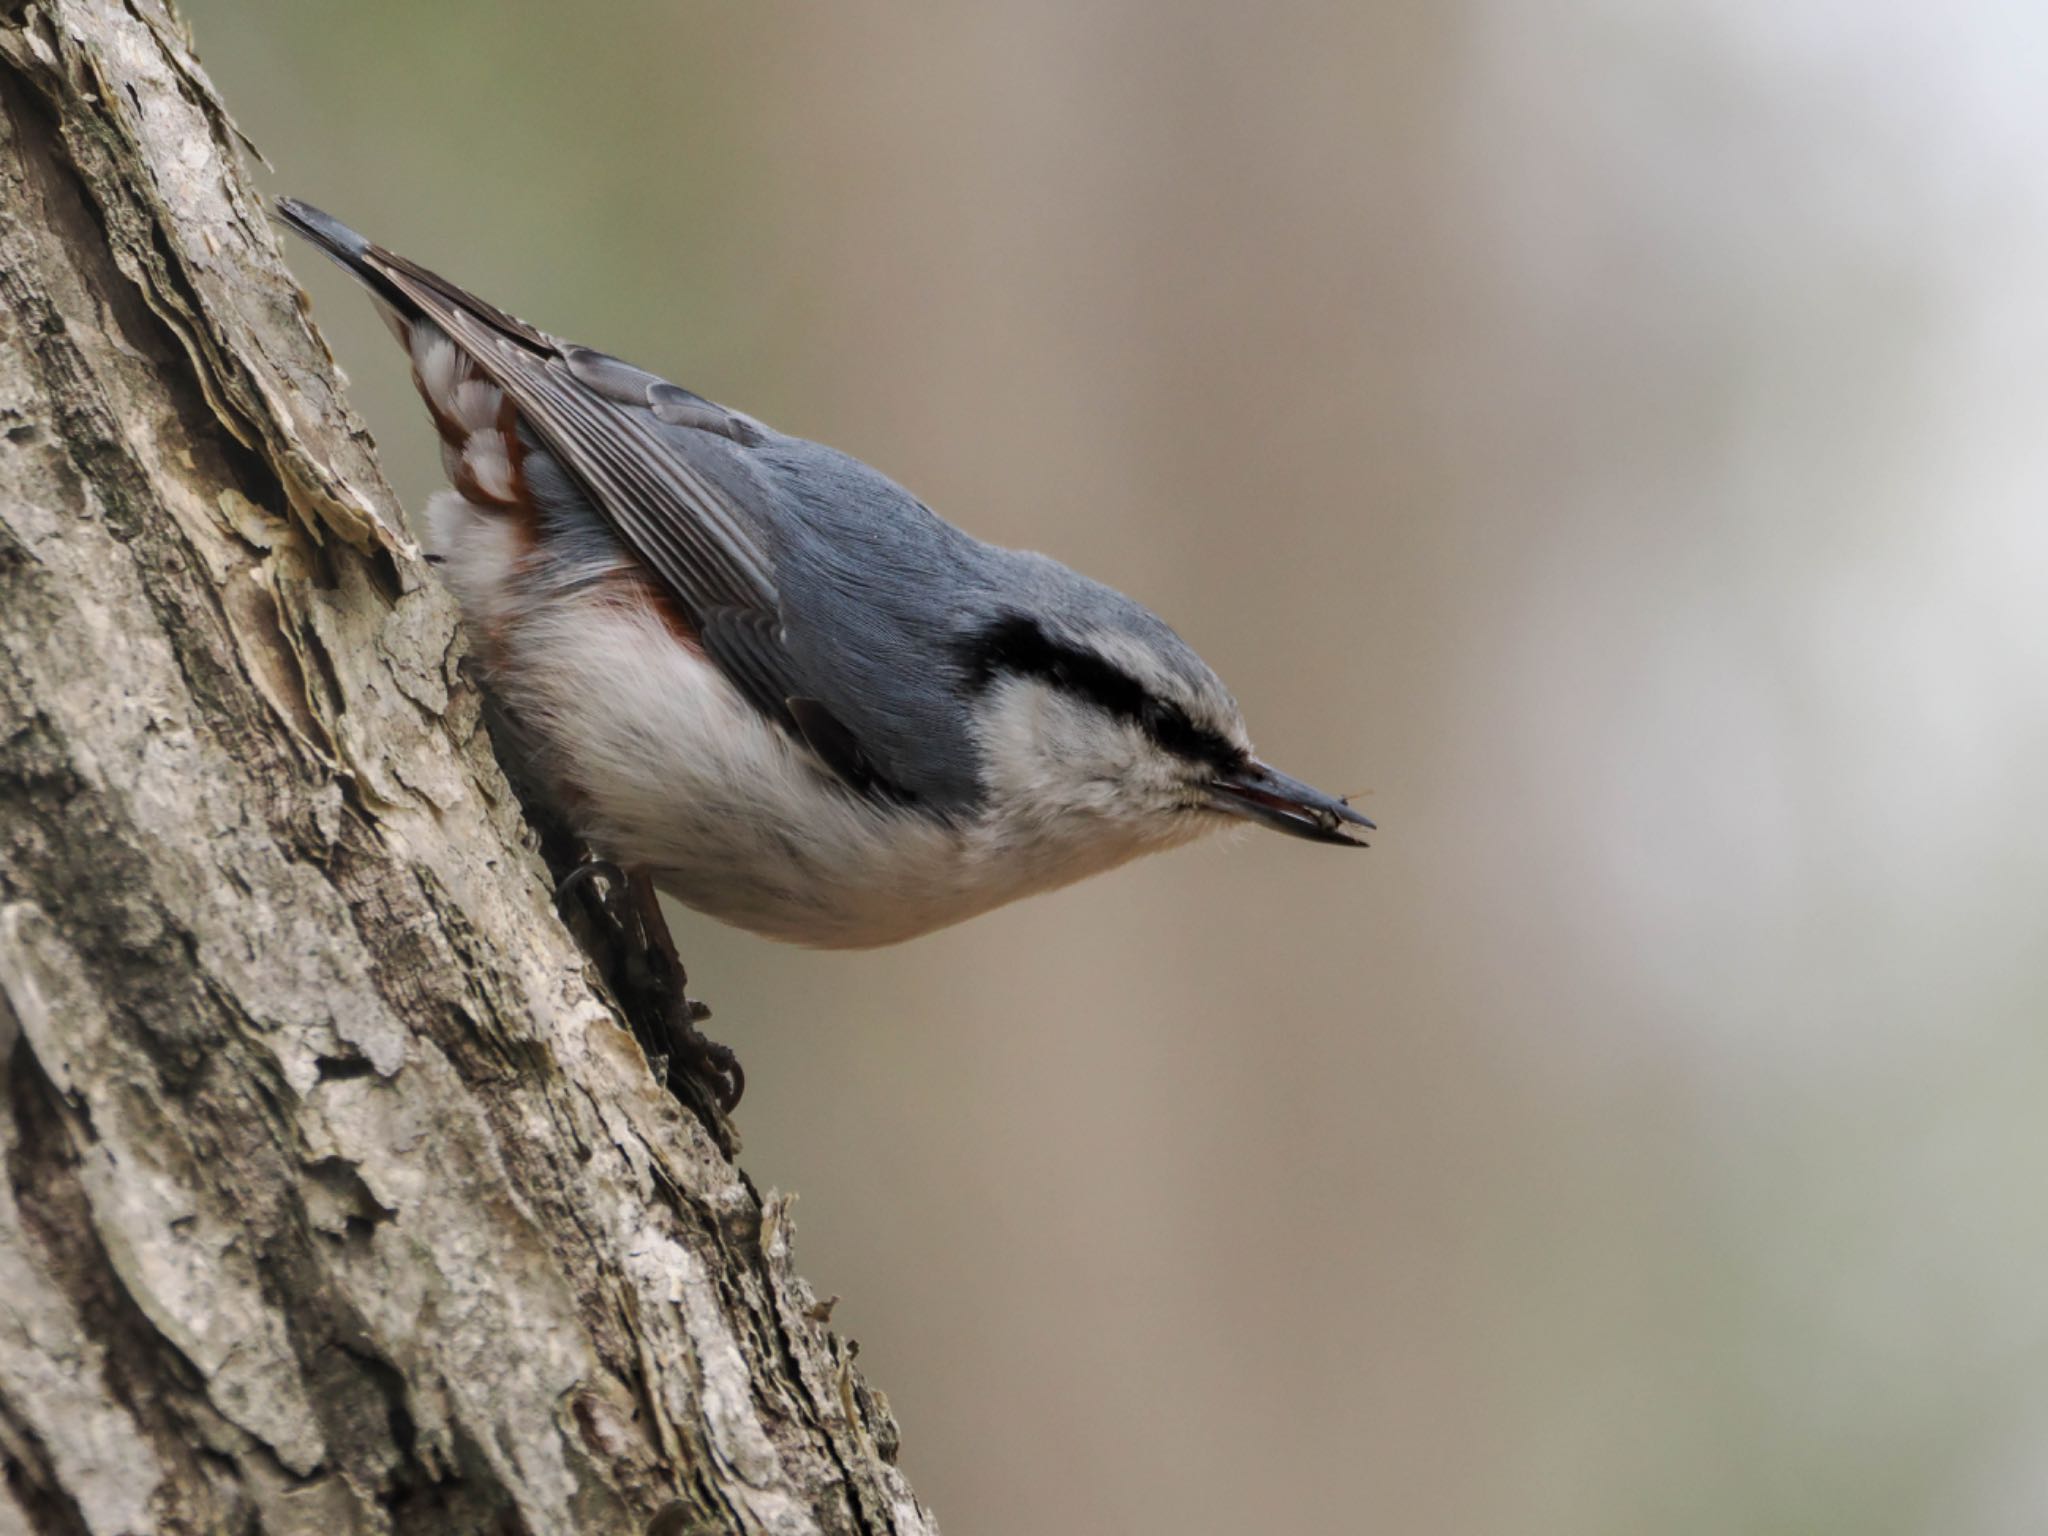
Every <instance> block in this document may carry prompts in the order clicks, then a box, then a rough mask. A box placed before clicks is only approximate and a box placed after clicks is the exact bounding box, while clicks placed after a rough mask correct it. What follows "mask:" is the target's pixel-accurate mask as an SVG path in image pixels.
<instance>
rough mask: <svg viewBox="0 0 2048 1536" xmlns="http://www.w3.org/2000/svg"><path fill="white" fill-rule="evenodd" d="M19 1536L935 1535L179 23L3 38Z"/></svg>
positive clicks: (39, 21)
mask: <svg viewBox="0 0 2048 1536" xmlns="http://www.w3.org/2000/svg"><path fill="white" fill-rule="evenodd" d="M0 435H4V447H0V1156H4V1159H5V1163H6V1178H5V1179H4V1180H0V1463H4V1467H5V1474H6V1477H5V1486H4V1490H0V1533H7V1532H15V1531H34V1532H62V1533H67V1536H69V1533H76V1532H93V1533H98V1536H111V1533H117V1532H136V1533H142V1532H195V1533H200V1532H205V1533H212V1532H225V1531H236V1532H240V1531H259V1530H260V1531H278V1532H285V1531H291V1532H297V1531H304V1532H309V1533H319V1536H337V1533H342V1532H421V1533H427V1532H431V1533H435V1536H447V1533H460V1532H472V1531H474V1532H485V1531H489V1532H531V1533H540V1532H563V1533H570V1532H573V1533H578V1536H583V1533H592V1532H613V1531H622V1532H624V1531H630V1532H636V1533H637V1532H642V1531H648V1530H654V1531H659V1532H662V1533H665V1536H681V1533H686V1532H711V1531H721V1532H722V1531H747V1532H777V1533H783V1532H788V1533H795V1532H814V1531H815V1532H867V1533H881V1532H895V1533H912V1532H935V1531H936V1527H935V1526H934V1525H933V1523H932V1521H931V1519H930V1517H929V1516H928V1515H927V1514H926V1513H925V1512H924V1511H923V1510H922V1509H921V1508H920V1507H919V1505H918V1504H917V1503H916V1501H915V1499H914V1498H913V1497H912V1495H911V1493H910V1490H909V1488H908V1486H907V1485H906V1484H905V1482H904V1480H903V1478H902V1477H901V1475H900V1474H899V1473H898V1472H897V1471H896V1470H895V1468H894V1466H893V1465H892V1462H893V1457H894V1453H895V1446H896V1431H895V1426H894V1424H893V1423H892V1422H891V1420H890V1417H889V1414H888V1409H887V1406H886V1404H885V1403H884V1402H883V1400H882V1399H881V1398H880V1396H879V1395H878V1394H875V1393H871V1392H870V1391H869V1390H868V1389H867V1388H866V1387H865V1386H864V1385H863V1384H862V1382H861V1380H860V1378H859V1376H858V1375H857V1374H856V1373H855V1372H854V1370H853V1367H852V1363H851V1356H852V1354H853V1349H852V1346H851V1345H848V1344H846V1343H843V1342H842V1341H840V1340H839V1339H837V1338H836V1337H834V1336H833V1335H832V1334H831V1333H830V1332H829V1331H828V1330H827V1328H826V1327H825V1326H824V1321H823V1314H824V1311H825V1309H823V1308H821V1307H819V1306H818V1304H817V1302H816V1300H815V1298H814V1297H813V1295H812V1293H811V1291H810V1289H809V1287H808V1286H806V1285H805V1284H804V1282H803V1281H802V1280H801V1279H799V1278H798V1277H797V1276H796V1275H795V1274H794V1273H793V1271H792V1270H791V1267H790V1223H789V1218H788V1213H787V1202H786V1201H785V1200H783V1199H782V1198H779V1197H778V1196H776V1195H775V1194H773V1193H770V1194H769V1195H768V1196H767V1197H766V1198H763V1197H761V1196H760V1195H759V1194H757V1193H756V1191H755V1190H754V1188H753V1186H752V1185H751V1184H749V1183H748V1181H747V1180H746V1178H745V1177H744V1175H742V1174H741V1173H740V1171H739V1170H738V1168H737V1167H735V1166H734V1164H733V1163H732V1162H731V1161H730V1159H729V1157H728V1156H727V1154H726V1151H725V1149H724V1146H723V1144H722V1140H721V1138H722V1137H723V1135H724V1127H723V1126H722V1125H721V1124H720V1123H719V1122H718V1121H717V1120H716V1118H715V1117H711V1118H709V1119H703V1118H700V1116H699V1115H698V1114H694V1113H692V1112H690V1111H689V1110H688V1109H686V1108H684V1107H683V1106H681V1105H679V1104H678V1102H677V1101H676V1099H675V1098H674V1097H672V1096H671V1095H670V1094H669V1093H668V1092H667V1091H666V1090H665V1089H664V1087H663V1085H662V1084H661V1082H660V1081H659V1080H658V1079H657V1078H656V1077H655V1076H654V1074H653V1073H652V1072H651V1071H650V1069H649V1066H648V1061H647V1058H646V1056H645V1055H644V1054H643V1052H642V1051H641V1049H640V1047H639V1045H638V1044H637V1043H636V1039H635V1036H634V1035H633V1034H632V1033H631V1032H630V1030H629V1029H628V1028H627V1026H626V1025H625V1024H624V1023H623V1022H622V1020H621V1016H620V1015H619V1014H618V1013H617V1012H616V1010H615V1009H614V1007H613V1006H612V1005H611V1004H610V1003H609V1002H608V1001H607V1000H606V998H605V996H604V995H603V994H602V993H601V991H599V990H595V989H594V987H593V976H592V969H591V966H590V965H589V963H588V962H587V961H586V958H585V956H584V954H583V953H582V951H580V950H579V948H578V947H577V945H576V943H575V942H574V940H573V939H572V938H571V936H570V935H569V933H568V932H567V931H566V930H565V929H564V927H563V925H562V923H561V922H560V921H559V920H558V919H557V918H556V916H555V913H554V910H553V908H552V905H551V902H550V880H549V872H548V870H547V868H546V867H545V866H544V864H543V862H542V861H541V859H540V858H539V857H537V855H536V852H535V848H534V845H533V840H532V837H531V834H530V833H529V832H528V831H527V830H526V825H525V822H524V821H523V820H522V816H521V812H520V807H519V804H518V802H517V800H516V799H515V798H514V796H513V795H512V793H511V792H510V790H509V789H508V787H507V785H506V782H505V780H504V778H503V776H502V775H501V774H500V772H499V770H498V767H497V765H496V763H495V761H494V759H493V757H492V754H491V750H490V745H489V739H488V735H487V733H486V732H485V731H484V729H483V726H482V710H481V706H480V701H479V698H478V696H477V694H476V692H475V691H474V689H473V688H472V687H471V685H470V684H469V683H468V682H467V681H466V680H465V678H464V676H463V674H462V672H461V670H460V668H459V665H458V663H459V659H460V657H461V655H462V639H461V634H460V631H459V628H458V626H457V623H456V612H455V608H454V606H453V602H452V599H450V597H449V596H448V595H447V593H445V592H444V591H443V590H442V589H441V588H440V586H439V585H438V584H437V583H436V582H435V580H434V579H433V577H432V575H431V573H430V572H429V571H428V570H427V568H426V567H425V566H424V565H423V564H422V563H421V561H420V559H419V556H418V554H417V552H416V551H415V550H414V548H413V547H412V546H411V544H410V543H409V541H408V540H407V539H406V538H405V537H404V536H403V534H402V533H401V532H400V531H399V528H400V525H399V523H398V521H397V519H396V516H395V509H394V506H393V503H392V499H391V495H390V492H389V490H388V489H387V488H386V487H385V485H384V483H383V481H382V480H381V478H380V477H379V475H378V472H377V469H376V466H375V463H374V462H373V460H372V458H371V456H370V451H369V446H368V442H367V439H366V437H365V435H364V433H363V431H362V428H361V426H360V424H359V423H358V422H357V421H356V420H355V419H354V417H353V416H352V415H351V414H350V413H349V410H348V408H347V405H346V404H345V402H344V401H343V399H342V395H341V389H340V383H339V380H338V377H337V375H336V372H335V369H334V366H333V361H332V359H331V358H330V357H329V356H328V354H327V352H326V349H325V347H324V345H323V344H322V343H321V342H320V340H319V339H318V338H317V336H316V335H315V334H314V333H313V332H312V330H311V328H310V327H309V325H308V323H307V320H306V317H305V313H304V306H303V300H302V298H301V296H300V294H299V291H298V288H297V285H296V284H295V283H294V282H293V281H292V279H291V277H290V276H289V275H288V274H287V273H286V272H285V270H284V268H283V266H282V265H281V264H280V261H279V256H278V251H277V246H276V241H275V239H274V237H273V235H272V233H271V231H270V228H269V225H268V223H267V220H266V218H265V216H264V213H263V211H262V205H261V203H260V201H259V199H258V198H257V197H256V195H255V194H254V193H253V192H251V190H250V189H249V188H248V186H247V185H246V184H245V183H244V181H243V178H242V174H241V168H240V164H239V156H238V149H237V143H236V138H235V131H234V129H233V127H232V125H231V124H230V123H229V121H228V119H227V116H226V114H225V112H224V111H223V110H222V108H221V106H220V103H219V102H218V101H217V100H216V99H215V97H214V95H213V92H212V87H211V86H210V85H209V84H208V82H207V80H206V78H205V76H204V75H203V74H202V73H201V71H200V69H199V67H198V65H197V63H196V62H195V61H194V59H193V58H192V55H191V53H190V51H189V47H188V44H187V41H186V39H185V37H184V35H183V32H182V27H181V24H180V23H179V22H178V21H177V20H176V18H175V17H173V16H172V15H171V13H170V12H169V11H168V9H167V8H166V7H165V5H164V4H163V3H162V0H127V3H125V4H123V3H121V0H39V3H24V0H0Z"/></svg>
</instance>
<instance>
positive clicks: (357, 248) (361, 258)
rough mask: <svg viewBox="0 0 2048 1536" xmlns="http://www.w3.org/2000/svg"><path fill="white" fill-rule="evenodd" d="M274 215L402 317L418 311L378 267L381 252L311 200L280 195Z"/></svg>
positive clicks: (411, 315)
mask: <svg viewBox="0 0 2048 1536" xmlns="http://www.w3.org/2000/svg"><path fill="white" fill-rule="evenodd" d="M277 217H278V220H279V222H280V223H282V224H283V225H284V226H285V228H287V229H289V230H291V231H292V233H294V234H296V235H300V236H303V237H304V238H305V239H307V240H310V241H311V242H312V243H313V244H314V245H317V246H318V247H319V248H320V249H321V250H322V251H323V252H325V253H326V254H327V255H328V256H330V257H332V258H333V260H334V262H335V264H336V265H337V266H340V267H341V268H342V269H343V270H345V271H346V272H347V273H348V274H349V275H350V276H351V277H353V278H354V279H355V280H356V281H357V282H359V283H361V284H362V285H363V286H364V287H365V288H367V289H369V290H370V292H371V293H372V294H374V295H376V297H377V298H378V299H379V300H380V301H381V302H382V303H384V304H385V305H386V306H387V307H389V308H390V309H391V310H393V311H395V312H396V313H397V314H398V315H399V316H400V317H401V318H403V319H406V320H412V319H414V318H416V317H417V316H418V315H419V313H420V307H419V305H418V304H416V303H414V302H413V301H412V300H411V299H410V298H408V297H407V296H406V294H405V293H404V292H403V291H402V290H400V288H399V287H398V285H397V284H396V283H394V282H392V281H391V279H390V278H389V277H387V276H386V275H385V274H384V273H383V272H381V271H379V270H378V267H377V263H376V257H377V256H378V254H380V253H379V252H378V250H377V247H376V246H374V245H372V244H371V243H370V242H369V240H367V239H366V238H365V237H363V236H362V235H359V234H357V233H356V232H355V231H354V230H352V229H350V228H349V227H348V226H347V225H346V224H344V223H342V222H341V220H339V219H337V218H335V217H334V215H332V214H331V213H327V212H325V211H323V210H321V209H319V208H315V207H314V206H313V205H312V204H311V203H302V202H300V201H299V200H298V199H297V198H295V197H280V198H279V199H278V200H277Z"/></svg>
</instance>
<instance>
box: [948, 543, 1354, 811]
mask: <svg viewBox="0 0 2048 1536" xmlns="http://www.w3.org/2000/svg"><path fill="white" fill-rule="evenodd" d="M1046 564H1047V565H1048V566H1050V565H1051V562H1049V561H1048V562H1046ZM1054 569H1055V570H1056V571H1057V572H1058V580H1057V582H1046V583H1043V584H1042V585H1040V587H1039V592H1038V594H1037V595H1038V596H1039V597H1040V599H1041V601H1039V602H1038V603H1037V604H1035V605H1034V606H1033V607H1032V609H1031V610H1030V611H1023V610H1021V609H1016V608H1005V609H1003V610H1002V611H999V612H997V613H996V614H994V615H993V616H992V617H991V618H989V619H988V620H987V622H985V623H984V624H982V625H980V626H979V627H977V628H976V629H975V631H974V632H973V636H972V638H971V640H970V641H969V644H968V648H967V652H966V658H965V659H966V662H967V667H968V674H969V681H970V685H971V687H972V689H973V693H974V700H975V734H976V736H977V738H978V741H979V744H980V748H981V754H982V763H983V773H984V776H985V779H986V781H987V785H988V789H989V793H990V796H991V798H992V800H993V801H994V802H995V803H997V804H998V805H1000V806H1001V807H1002V808H1003V809H1004V811H1005V813H1006V814H1007V815H1009V816H1011V817H1013V818H1018V819H1023V820H1027V821H1031V822H1034V823H1037V824H1039V826H1038V829H1039V830H1042V831H1046V832H1052V833H1058V832H1070V831H1076V830H1080V829H1082V828H1085V827H1088V826H1090V825H1093V826H1094V827H1095V828H1097V829H1099V830H1100V831H1101V832H1104V833H1107V834H1110V835H1112V836H1115V837H1117V838H1119V839H1120V840H1123V841H1128V842H1131V843H1133V844H1135V845H1138V847H1144V846H1163V845H1167V844H1171V843H1178V842H1184V841H1187V840H1188V839H1190V838H1193V837H1198V836H1200V835H1201V834H1202V833H1204V832H1207V831H1211V830H1215V829H1217V828H1219V827H1223V826H1227V825H1229V824H1231V823H1232V822H1242V821H1253V822H1257V823H1258V824H1259V825H1261V826H1267V827H1272V828H1274V829H1276V830H1278V831H1281V832H1286V833H1288V834H1290V835H1292V836H1295V837H1302V838H1307V839H1309V840H1311V841H1313V842H1320V843H1334V844H1337V845H1339V846H1343V847H1362V846H1363V841H1362V839H1360V838H1359V837H1357V836H1356V835H1354V834H1353V833H1352V832H1351V831H1350V830H1348V829H1350V828H1353V827H1357V828H1365V829H1370V828H1371V826H1372V823H1371V822H1370V821H1368V820H1366V818H1365V817H1363V816H1361V815H1360V814H1359V813H1358V812H1357V811H1355V810H1353V809H1352V808H1351V807H1350V805H1348V804H1347V803H1346V802H1345V801H1344V800H1343V799H1341V798H1339V797H1337V796H1334V795H1329V794H1325V793H1324V792H1323V791H1321V790H1319V789H1314V788H1312V787H1310V786H1309V785H1307V784H1304V783H1302V782H1301V781H1300V780H1298V779H1294V778H1290V777H1289V776H1288V775H1286V774H1284V773H1281V772H1280V771H1279V770H1278V769H1275V768H1273V767H1270V766H1269V765H1267V764H1266V763H1263V762H1261V761H1260V760H1259V758H1258V757H1257V756H1256V755H1255V754H1254V752H1253V750H1252V744H1251V737H1250V736H1249V735H1248V734H1247V733H1246V731H1245V726H1244V718H1243V716H1242V715H1241V714H1240V713H1239V711H1238V707H1237V702H1236V700H1234V699H1233V698H1232V697H1231V696H1230V691H1229V690H1228V689H1227V688H1225V687H1224V686H1223V683H1222V681H1221V680H1220V679H1219V678H1218V677H1217V676H1216V674H1215V673H1214V672H1213V671H1211V670H1210V669H1209V667H1208V665H1207V664H1206V663H1205V662H1204V661H1203V660H1202V658H1201V657H1199V656H1197V655H1196V654H1195V652H1194V650H1193V649H1192V648H1191V647H1190V646H1189V645H1188V644H1187V642H1186V641H1184V640H1182V639H1181V638H1180V636H1178V635H1177V634H1175V633H1174V632H1173V630H1172V629H1170V628H1169V627H1168V626H1167V625H1166V624H1165V622H1164V621H1163V620H1161V619H1160V618H1158V617H1157V616H1156V615H1155V614H1153V613H1152V612H1150V611H1149V610H1148V609H1146V608H1144V607H1142V606H1140V605H1139V604H1137V603H1135V602H1133V601H1131V600H1130V599H1129V598H1126V597H1124V596H1123V595H1122V594H1121V593H1118V592H1116V591H1114V590H1112V589H1110V588H1107V587H1103V586H1100V585H1098V584H1096V583H1094V582H1090V581H1087V580H1086V579H1085V578H1082V577H1079V576H1076V575H1074V573H1072V572H1070V571H1067V570H1065V569H1064V568H1063V567H1055V568H1054ZM1133 851H1136V849H1135V848H1134V850H1133Z"/></svg>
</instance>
